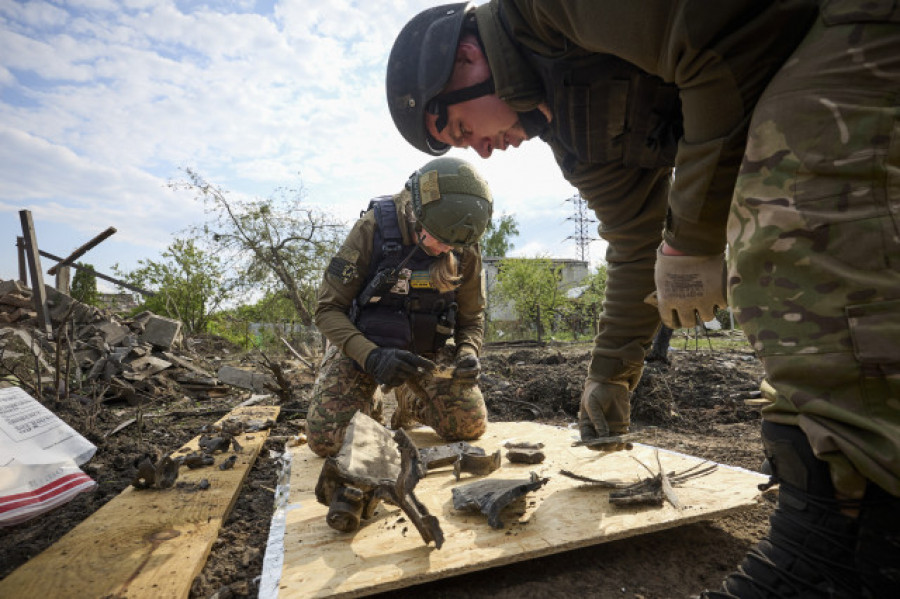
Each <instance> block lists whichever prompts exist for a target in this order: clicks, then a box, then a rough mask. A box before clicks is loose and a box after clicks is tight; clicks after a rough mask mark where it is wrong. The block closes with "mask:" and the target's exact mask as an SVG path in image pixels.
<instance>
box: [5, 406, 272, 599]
mask: <svg viewBox="0 0 900 599" xmlns="http://www.w3.org/2000/svg"><path fill="white" fill-rule="evenodd" d="M278 411H279V408H277V407H267V406H254V407H239V408H236V409H234V410H232V411H231V412H230V413H229V414H228V415H226V416H225V417H224V418H222V420H220V421H219V422H223V421H225V420H240V421H242V422H245V423H255V422H263V421H265V420H267V419H271V420H274V419H275V418H276V417H277V416H278ZM267 437H268V431H267V430H263V431H258V432H246V433H241V434H239V435H236V437H235V438H236V439H237V440H238V443H239V444H240V445H241V446H242V450H241V452H240V453H238V454H237V460H236V462H235V465H234V468H233V469H230V470H220V469H219V468H218V465H219V464H220V463H221V462H223V461H224V460H225V459H227V458H228V457H229V456H230V455H232V452H231V451H228V452H226V453H217V454H216V455H215V458H216V463H215V465H213V466H209V467H205V468H198V469H196V470H190V469H188V468H185V467H182V468H181V469H180V472H179V475H178V480H177V483H176V486H175V487H173V488H170V489H148V490H142V491H138V490H136V489H134V488H133V487H128V488H127V489H125V491H123V492H122V493H121V494H120V495H118V496H117V497H115V498H113V499H112V500H111V501H110V502H108V503H107V504H106V505H104V506H103V507H101V508H100V509H99V510H97V511H96V512H94V514H93V515H91V517H90V518H88V519H86V520H84V521H83V522H82V523H81V524H79V525H78V526H76V527H75V528H74V529H72V530H71V531H70V532H69V533H68V534H67V535H65V536H64V537H62V538H61V539H60V540H59V541H57V542H56V543H54V544H53V545H51V546H50V547H48V548H47V549H46V550H45V551H43V552H42V553H40V554H39V555H37V556H36V557H34V558H33V559H31V560H29V561H28V562H26V563H25V564H23V565H22V566H21V567H19V568H18V569H16V570H15V571H14V572H13V573H12V574H10V575H9V576H7V577H6V578H5V579H3V580H2V581H0V597H23V598H24V597H46V598H55V597H132V598H146V599H151V598H152V599H158V598H163V597H173V598H174V597H187V596H188V592H189V591H190V588H191V583H192V582H193V580H194V578H195V577H196V576H197V574H198V573H199V572H200V570H201V569H202V568H203V565H204V564H205V563H206V557H207V556H208V555H209V550H210V548H211V547H212V544H213V542H214V541H215V540H216V538H217V537H218V534H219V528H220V527H221V524H222V521H223V520H224V519H225V518H226V517H227V515H228V513H229V512H230V511H231V508H232V507H233V506H234V502H235V500H236V498H237V496H238V492H239V491H240V488H241V484H242V483H243V481H244V478H245V477H246V475H247V472H248V471H249V470H250V467H251V466H252V465H253V462H254V461H255V460H256V456H257V455H258V454H259V451H260V448H262V446H263V444H264V443H265V440H266V438H267ZM199 439H200V437H196V438H194V439H193V440H192V441H191V442H190V443H188V444H187V445H186V446H185V447H187V448H189V449H190V450H191V451H194V450H197V449H198V441H199ZM176 449H177V448H176ZM176 455H177V454H176ZM202 479H206V480H208V481H209V488H208V489H205V490H200V489H199V488H198V483H199V482H200V481H201V480H202Z"/></svg>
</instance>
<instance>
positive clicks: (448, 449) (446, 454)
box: [419, 441, 484, 470]
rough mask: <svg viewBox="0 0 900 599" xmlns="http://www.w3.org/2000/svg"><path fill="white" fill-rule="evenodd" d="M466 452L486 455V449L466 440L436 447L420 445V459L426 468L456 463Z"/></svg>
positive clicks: (432, 468) (431, 468) (430, 468)
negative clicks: (470, 443)
mask: <svg viewBox="0 0 900 599" xmlns="http://www.w3.org/2000/svg"><path fill="white" fill-rule="evenodd" d="M464 453H470V454H473V455H484V449H482V448H481V447H475V446H473V445H469V444H468V443H466V442H465V441H458V442H456V443H448V444H446V445H436V446H434V447H420V448H419V460H420V461H421V462H422V465H423V466H425V469H426V470H434V469H435V468H441V467H443V466H450V465H452V464H455V463H456V461H457V460H458V459H459V456H460V455H462V454H464Z"/></svg>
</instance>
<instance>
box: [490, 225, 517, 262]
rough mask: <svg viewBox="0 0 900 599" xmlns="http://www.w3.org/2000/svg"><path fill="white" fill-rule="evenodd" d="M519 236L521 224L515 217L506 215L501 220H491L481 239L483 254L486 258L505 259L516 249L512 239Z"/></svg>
mask: <svg viewBox="0 0 900 599" xmlns="http://www.w3.org/2000/svg"><path fill="white" fill-rule="evenodd" d="M518 235H519V223H517V222H516V219H515V217H514V216H512V215H510V214H504V215H502V216H500V218H499V219H491V221H490V222H489V223H488V226H487V228H486V229H485V231H484V237H482V239H481V253H482V254H483V255H485V256H495V257H499V258H505V257H506V253H507V252H508V251H509V250H511V249H513V247H515V246H514V245H513V243H512V238H513V237H517V236H518Z"/></svg>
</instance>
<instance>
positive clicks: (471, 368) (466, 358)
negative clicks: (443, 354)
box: [453, 351, 481, 382]
mask: <svg viewBox="0 0 900 599" xmlns="http://www.w3.org/2000/svg"><path fill="white" fill-rule="evenodd" d="M479 374H481V362H480V361H479V360H478V356H477V355H475V354H474V353H472V352H464V351H460V352H459V353H458V354H457V355H456V368H455V369H454V371H453V378H456V379H462V380H464V381H472V382H475V380H476V379H477V378H478V375H479Z"/></svg>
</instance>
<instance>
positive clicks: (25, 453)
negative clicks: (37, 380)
mask: <svg viewBox="0 0 900 599" xmlns="http://www.w3.org/2000/svg"><path fill="white" fill-rule="evenodd" d="M96 451H97V448H96V447H94V445H93V444H92V443H91V442H90V441H88V440H87V439H85V438H84V437H82V436H81V435H79V434H78V432H77V431H75V429H73V428H72V427H70V426H69V425H68V424H66V423H65V422H63V421H62V420H60V419H59V417H57V416H56V414H54V413H53V412H51V411H50V410H48V409H47V408H45V407H44V406H43V405H41V404H40V402H38V401H37V400H36V399H34V398H33V397H31V396H30V395H28V393H26V392H25V391H24V390H22V389H20V388H18V387H9V388H6V389H0V526H11V525H13V524H18V523H19V522H23V521H25V520H28V519H30V518H33V517H35V516H37V515H38V514H42V513H44V512H46V511H49V510H51V509H53V508H55V507H56V506H58V505H62V504H63V503H66V502H67V501H69V500H70V499H72V497H74V496H75V495H77V494H78V493H80V492H82V491H86V490H88V489H92V488H93V487H94V486H96V484H97V483H96V482H94V481H93V479H91V477H89V476H88V475H87V474H85V473H84V472H82V471H81V468H79V466H80V465H82V464H84V463H85V462H87V461H88V460H90V459H91V458H92V457H93V456H94V452H96Z"/></svg>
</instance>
